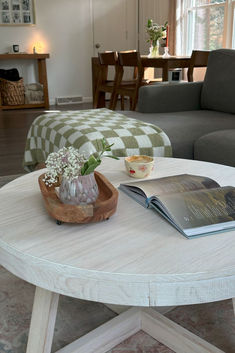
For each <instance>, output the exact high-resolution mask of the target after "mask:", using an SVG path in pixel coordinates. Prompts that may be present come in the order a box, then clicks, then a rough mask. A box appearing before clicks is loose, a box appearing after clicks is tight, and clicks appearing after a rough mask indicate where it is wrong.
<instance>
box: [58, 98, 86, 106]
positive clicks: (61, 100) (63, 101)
mask: <svg viewBox="0 0 235 353" xmlns="http://www.w3.org/2000/svg"><path fill="white" fill-rule="evenodd" d="M82 101H83V99H82V96H76V97H57V98H56V104H57V105H63V104H77V103H82Z"/></svg>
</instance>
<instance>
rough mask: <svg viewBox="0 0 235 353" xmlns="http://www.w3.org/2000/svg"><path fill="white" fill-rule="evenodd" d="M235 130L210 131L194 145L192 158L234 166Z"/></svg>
mask: <svg viewBox="0 0 235 353" xmlns="http://www.w3.org/2000/svg"><path fill="white" fill-rule="evenodd" d="M234 151H235V130H234V129H231V130H222V131H215V132H211V133H210V134H207V135H204V136H202V137H200V138H199V139H198V140H197V141H196V142H195V145H194V158H195V159H199V160H200V161H206V162H212V163H220V164H225V165H229V166H232V167H235V154H234Z"/></svg>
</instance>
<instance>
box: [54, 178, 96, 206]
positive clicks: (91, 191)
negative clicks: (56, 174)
mask: <svg viewBox="0 0 235 353" xmlns="http://www.w3.org/2000/svg"><path fill="white" fill-rule="evenodd" d="M98 195H99V190H98V185H97V183H96V180H95V175H94V173H91V174H88V175H79V176H78V177H77V178H76V179H74V180H72V181H69V180H67V179H65V178H62V181H61V185H60V188H59V197H60V200H61V201H62V202H63V203H66V204H70V205H88V204H90V203H93V202H95V201H96V199H97V197H98Z"/></svg>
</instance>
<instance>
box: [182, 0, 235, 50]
mask: <svg viewBox="0 0 235 353" xmlns="http://www.w3.org/2000/svg"><path fill="white" fill-rule="evenodd" d="M192 2H193V1H192V0H189V1H188V4H189V5H190V3H191V4H192ZM233 2H234V3H235V1H233ZM227 4H228V1H225V2H220V3H219V2H218V3H211V4H210V3H208V4H204V5H192V6H187V9H186V23H185V28H186V31H185V32H187V33H191V35H187V34H186V38H187V39H186V42H185V43H186V45H185V52H186V54H188V55H190V54H191V52H192V50H193V49H195V48H193V43H194V30H193V28H194V26H195V14H196V11H197V10H200V9H210V8H221V7H223V8H224V28H225V26H226V23H225V21H226V18H227V13H228V12H227ZM190 16H192V17H193V21H192V23H191V24H190ZM224 42H225V30H224V31H223V39H222V43H223V46H224ZM190 44H191V45H190Z"/></svg>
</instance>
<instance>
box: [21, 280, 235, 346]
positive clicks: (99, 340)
mask: <svg viewBox="0 0 235 353" xmlns="http://www.w3.org/2000/svg"><path fill="white" fill-rule="evenodd" d="M58 299H59V294H56V293H52V292H50V291H47V290H44V289H41V288H39V287H37V288H36V292H35V298H34V305H33V313H32V319H31V325H30V331H29V338H28V345H27V353H50V352H51V345H52V338H53V333H54V325H55V319H56V313H57V307H58ZM233 303H234V299H233ZM140 330H143V331H144V332H146V333H147V334H148V335H150V336H152V337H153V338H155V339H156V340H157V341H159V342H161V343H163V344H164V345H166V346H167V347H169V348H170V349H172V350H173V351H175V352H176V353H224V352H223V351H221V350H220V349H218V348H216V347H215V346H213V345H211V344H210V343H208V342H206V341H205V340H203V339H201V338H199V337H198V336H196V335H194V334H193V333H191V332H189V331H187V330H186V329H184V328H182V327H181V326H179V325H177V324H176V323H174V322H173V321H171V320H169V319H168V318H166V317H165V316H163V315H162V314H160V313H158V312H156V311H155V310H153V309H149V308H138V307H137V308H131V309H129V310H127V311H125V312H123V313H122V314H120V315H118V316H116V317H115V318H113V319H112V320H110V321H108V322H106V323H105V324H103V325H101V326H99V327H98V328H96V329H95V330H93V331H91V332H89V333H88V334H86V335H85V336H83V337H81V338H79V339H77V340H76V341H74V342H73V343H71V344H69V345H67V346H66V347H64V348H62V349H60V350H58V351H57V352H56V353H94V352H95V353H105V352H107V351H109V350H110V349H112V348H114V347H115V346H116V345H118V344H119V343H121V342H123V341H124V340H125V339H127V338H128V337H130V336H132V335H133V334H135V333H137V332H138V331H140Z"/></svg>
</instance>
